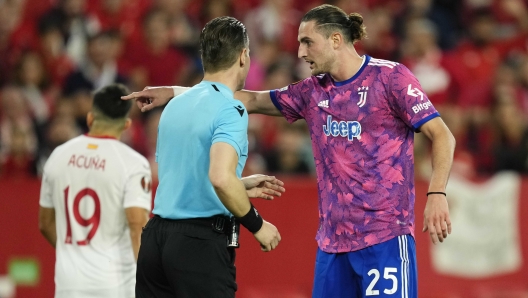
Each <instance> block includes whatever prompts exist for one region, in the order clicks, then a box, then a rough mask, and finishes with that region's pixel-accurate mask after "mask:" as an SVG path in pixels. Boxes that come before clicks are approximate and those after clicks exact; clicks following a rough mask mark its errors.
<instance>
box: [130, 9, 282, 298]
mask: <svg viewBox="0 0 528 298" xmlns="http://www.w3.org/2000/svg"><path fill="white" fill-rule="evenodd" d="M200 47H201V54H202V62H203V68H204V72H205V75H204V79H203V81H202V82H201V83H199V84H197V85H195V86H194V87H192V88H191V89H189V90H188V91H187V92H185V93H183V94H181V95H179V96H177V97H176V98H174V99H173V100H171V101H170V103H169V104H168V105H167V106H166V107H165V109H164V111H163V113H162V115H161V119H160V122H159V127H158V144H157V149H156V160H157V162H158V164H159V179H160V183H159V187H158V189H157V193H156V198H155V201H154V210H153V213H154V215H155V216H154V217H153V218H152V219H151V220H150V221H149V222H148V224H147V225H146V227H145V228H144V230H143V233H142V238H141V248H140V251H139V258H138V266H137V275H136V297H137V298H147V297H148V298H150V297H156V298H163V297H178V298H182V297H183V298H187V297H189V298H191V297H192V298H200V297H204V298H211V297H214V298H223V297H225V298H228V297H229V298H233V297H235V291H236V290H237V284H236V281H235V266H234V261H235V250H234V246H237V245H236V242H237V238H238V237H237V236H236V235H235V236H230V235H232V234H236V232H237V231H236V227H237V226H236V224H235V221H234V220H233V219H232V218H231V217H232V216H234V217H235V218H236V222H239V223H240V224H242V226H244V227H245V228H247V229H248V230H249V231H250V232H251V233H253V235H254V236H255V238H256V240H257V241H258V242H259V243H260V246H261V248H262V250H263V251H270V250H273V249H275V248H276V246H277V245H278V243H279V241H280V234H279V232H278V230H277V228H276V227H275V226H274V225H272V224H270V223H269V222H266V221H264V220H263V219H262V217H260V215H259V213H258V212H257V210H256V209H255V208H254V207H253V206H252V205H251V203H250V202H249V199H248V194H247V192H246V191H247V190H252V189H253V190H254V189H255V188H262V187H263V185H266V186H267V187H268V188H269V189H268V191H269V192H268V193H271V194H272V195H280V192H282V191H284V189H283V188H282V187H281V185H282V182H281V181H278V180H277V179H275V178H274V177H268V176H264V175H261V176H260V178H259V176H257V178H255V177H253V178H252V177H249V180H246V181H244V180H242V179H241V178H240V177H241V173H242V169H243V167H244V164H245V162H246V159H247V154H248V140H247V125H248V114H247V111H246V110H245V107H244V105H243V104H242V103H241V102H240V101H238V100H236V99H234V98H233V93H234V92H235V91H237V90H240V89H242V88H243V87H244V83H245V80H246V76H247V74H248V71H249V64H250V58H249V39H248V37H247V33H246V29H245V27H244V25H243V24H242V23H241V22H239V21H238V20H236V19H234V18H232V17H220V18H216V19H214V20H212V21H210V22H209V23H207V24H206V25H205V28H204V29H203V30H202V33H201V35H200ZM262 177H265V178H262ZM258 179H260V180H258ZM248 181H249V182H248ZM252 193H253V192H252ZM228 242H229V243H230V245H229V246H228Z"/></svg>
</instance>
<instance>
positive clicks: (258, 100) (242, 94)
mask: <svg viewBox="0 0 528 298" xmlns="http://www.w3.org/2000/svg"><path fill="white" fill-rule="evenodd" d="M188 89H189V88H188V87H180V86H173V87H146V88H145V89H144V90H143V91H138V92H132V93H131V94H129V95H127V96H123V97H122V99H125V100H130V99H135V100H136V104H137V106H138V107H139V108H140V109H141V111H142V112H146V111H150V110H152V109H154V108H156V107H160V106H163V105H165V104H166V103H167V102H169V100H171V99H172V98H173V97H175V96H178V95H180V94H182V93H183V92H185V91H187V90H188ZM235 98H236V99H238V100H240V101H241V102H242V103H243V104H244V106H245V107H246V109H247V111H248V113H249V114H252V113H255V114H265V115H270V116H282V114H281V112H280V111H279V109H277V107H276V106H275V105H274V104H273V102H272V101H271V96H270V91H248V90H241V91H237V92H236V93H235Z"/></svg>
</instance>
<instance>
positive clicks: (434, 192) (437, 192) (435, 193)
mask: <svg viewBox="0 0 528 298" xmlns="http://www.w3.org/2000/svg"><path fill="white" fill-rule="evenodd" d="M429 195H444V196H446V197H447V194H446V193H445V192H441V191H430V192H428V193H427V196H429Z"/></svg>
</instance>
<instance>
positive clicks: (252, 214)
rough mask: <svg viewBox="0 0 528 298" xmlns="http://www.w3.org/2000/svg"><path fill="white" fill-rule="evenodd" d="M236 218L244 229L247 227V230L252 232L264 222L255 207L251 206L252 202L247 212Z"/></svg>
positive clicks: (257, 229) (258, 228) (256, 230)
mask: <svg viewBox="0 0 528 298" xmlns="http://www.w3.org/2000/svg"><path fill="white" fill-rule="evenodd" d="M237 220H238V221H239V222H240V224H241V225H243V226H244V227H245V228H246V229H248V231H250V232H251V233H253V234H255V233H256V232H258V231H259V230H260V228H262V225H263V224H264V220H263V219H262V217H261V216H260V214H259V213H258V211H257V209H256V208H255V207H253V204H251V208H250V209H249V212H248V213H247V214H246V215H244V216H242V217H237Z"/></svg>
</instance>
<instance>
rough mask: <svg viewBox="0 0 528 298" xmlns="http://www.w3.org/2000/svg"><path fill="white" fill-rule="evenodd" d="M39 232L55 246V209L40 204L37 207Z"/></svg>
mask: <svg viewBox="0 0 528 298" xmlns="http://www.w3.org/2000/svg"><path fill="white" fill-rule="evenodd" d="M39 230H40V233H41V234H42V235H43V236H44V238H46V240H48V242H49V243H50V244H51V246H53V247H54V248H55V246H56V244H57V229H56V227H55V209H54V208H46V207H42V206H40V209H39Z"/></svg>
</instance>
